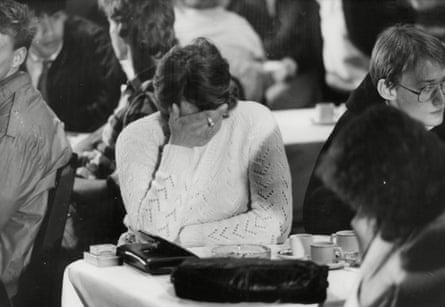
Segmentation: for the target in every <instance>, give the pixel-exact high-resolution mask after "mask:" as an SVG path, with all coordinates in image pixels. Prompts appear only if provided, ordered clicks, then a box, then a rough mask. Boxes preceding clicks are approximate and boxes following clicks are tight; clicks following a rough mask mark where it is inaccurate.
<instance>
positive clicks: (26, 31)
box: [0, 0, 36, 49]
mask: <svg viewBox="0 0 445 307" xmlns="http://www.w3.org/2000/svg"><path fill="white" fill-rule="evenodd" d="M0 33H2V34H3V35H8V36H10V37H11V38H12V41H13V43H14V49H18V48H21V47H25V48H26V49H28V48H29V46H31V43H32V40H33V38H34V35H35V33H36V26H35V23H34V22H33V16H32V14H31V12H30V10H29V8H28V7H27V6H26V5H24V4H21V3H18V2H16V1H13V0H1V1H0Z"/></svg>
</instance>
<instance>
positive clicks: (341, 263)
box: [327, 261, 346, 270]
mask: <svg viewBox="0 0 445 307" xmlns="http://www.w3.org/2000/svg"><path fill="white" fill-rule="evenodd" d="M345 265H346V262H345V261H339V262H333V263H328V264H327V266H328V267H329V270H338V269H343V268H344V267H345Z"/></svg>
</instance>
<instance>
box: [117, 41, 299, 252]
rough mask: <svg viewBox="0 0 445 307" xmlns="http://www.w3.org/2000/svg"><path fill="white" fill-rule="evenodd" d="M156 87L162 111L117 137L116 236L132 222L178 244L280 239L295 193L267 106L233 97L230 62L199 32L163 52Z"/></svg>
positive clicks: (131, 230)
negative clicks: (119, 205)
mask: <svg viewBox="0 0 445 307" xmlns="http://www.w3.org/2000/svg"><path fill="white" fill-rule="evenodd" d="M154 87H155V96H156V98H157V103H158V107H159V110H160V112H158V113H155V114H153V115H151V116H148V117H146V118H143V119H140V120H138V121H136V122H134V123H132V124H131V125H129V126H128V127H127V128H126V129H125V130H124V131H123V132H122V134H121V135H120V136H119V138H118V142H117V148H116V155H117V167H118V169H119V181H120V183H121V191H122V196H123V199H124V204H125V208H126V210H127V216H126V218H125V223H126V225H127V227H128V232H126V233H125V234H124V235H123V236H122V237H121V243H124V242H135V241H137V240H138V237H137V236H135V233H136V231H138V230H143V231H146V232H150V233H154V234H157V235H160V236H162V237H164V238H166V239H168V240H171V241H175V242H177V243H179V244H181V245H184V246H202V245H208V244H227V243H264V244H270V243H278V242H283V241H284V239H285V238H286V237H287V235H288V233H289V231H290V226H291V220H292V210H291V206H292V195H291V185H290V173H289V166H288V162H287V159H286V156H285V152H284V147H283V141H282V138H281V134H280V131H279V129H278V126H277V124H276V122H275V120H274V118H273V115H272V113H271V112H270V111H269V110H268V109H267V108H265V107H264V106H262V105H260V104H257V103H254V102H238V101H237V98H236V93H235V91H234V89H233V87H232V85H231V82H230V73H229V65H228V64H227V62H226V60H224V59H223V58H222V56H221V54H220V53H219V51H218V50H217V48H216V47H215V46H214V45H213V44H211V43H210V42H208V41H207V40H205V39H198V40H196V41H194V42H193V43H192V44H191V45H188V46H185V47H183V48H179V47H176V48H174V49H173V50H172V51H170V52H169V53H167V55H166V56H165V57H164V58H163V59H162V60H161V62H160V64H159V66H158V68H157V71H156V74H155V77H154Z"/></svg>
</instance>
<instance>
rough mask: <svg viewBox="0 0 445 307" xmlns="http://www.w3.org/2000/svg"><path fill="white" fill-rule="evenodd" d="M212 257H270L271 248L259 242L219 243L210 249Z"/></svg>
mask: <svg viewBox="0 0 445 307" xmlns="http://www.w3.org/2000/svg"><path fill="white" fill-rule="evenodd" d="M212 256H213V257H222V258H227V257H228V258H263V259H270V256H271V250H270V248H268V247H267V246H264V245H259V244H232V245H220V246H216V247H214V248H213V249H212Z"/></svg>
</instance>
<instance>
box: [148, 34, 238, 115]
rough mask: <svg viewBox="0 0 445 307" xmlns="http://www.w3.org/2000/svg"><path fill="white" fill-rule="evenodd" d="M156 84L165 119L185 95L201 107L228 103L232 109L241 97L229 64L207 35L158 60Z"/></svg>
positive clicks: (213, 106) (156, 91)
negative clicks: (207, 38)
mask: <svg viewBox="0 0 445 307" xmlns="http://www.w3.org/2000/svg"><path fill="white" fill-rule="evenodd" d="M153 85H154V88H155V96H156V98H157V101H158V107H159V110H160V112H161V115H162V117H163V119H165V120H167V119H168V117H169V110H170V108H171V106H172V105H173V104H177V105H179V104H180V102H181V100H183V99H185V100H186V101H188V102H189V103H192V104H194V105H196V106H197V107H198V108H199V109H200V110H210V109H216V108H217V107H218V106H220V105H221V104H224V103H227V104H228V106H229V109H231V108H233V107H235V105H236V103H237V100H238V99H237V96H238V95H237V88H236V86H234V84H233V83H232V78H231V75H230V71H229V64H228V63H227V61H226V60H225V59H224V58H223V57H222V55H221V53H220V52H219V51H218V49H217V48H216V46H215V45H213V44H212V43H210V42H209V41H208V40H206V39H204V38H197V39H196V40H194V41H193V42H192V44H190V45H187V46H185V47H174V48H173V49H172V50H170V51H169V52H168V53H167V54H166V55H165V56H164V57H163V59H162V60H161V61H160V63H159V64H158V67H157V69H156V73H155V76H154V79H153Z"/></svg>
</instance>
